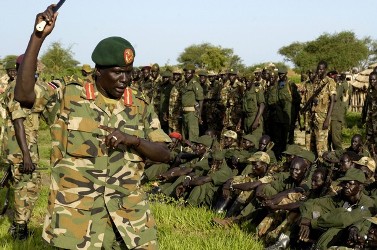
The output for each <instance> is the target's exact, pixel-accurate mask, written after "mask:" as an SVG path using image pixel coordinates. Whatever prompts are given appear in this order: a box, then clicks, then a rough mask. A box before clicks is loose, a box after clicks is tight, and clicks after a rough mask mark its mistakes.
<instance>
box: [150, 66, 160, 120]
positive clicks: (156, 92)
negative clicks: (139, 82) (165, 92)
mask: <svg viewBox="0 0 377 250" xmlns="http://www.w3.org/2000/svg"><path fill="white" fill-rule="evenodd" d="M151 79H152V97H153V104H154V108H155V110H156V113H157V114H158V115H160V113H159V108H160V101H161V100H160V98H161V96H160V94H161V89H160V87H161V83H162V75H161V74H160V65H158V63H154V64H153V65H152V66H151Z"/></svg>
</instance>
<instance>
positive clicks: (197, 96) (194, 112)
mask: <svg viewBox="0 0 377 250" xmlns="http://www.w3.org/2000/svg"><path fill="white" fill-rule="evenodd" d="M194 74H195V66H194V65H192V64H188V65H186V66H185V68H184V76H185V81H184V82H183V85H182V87H181V92H182V111H183V133H182V135H183V138H185V139H186V140H192V139H196V138H198V137H199V123H202V108H203V99H204V96H203V88H202V86H200V84H199V82H198V81H197V79H196V77H195V75H194Z"/></svg>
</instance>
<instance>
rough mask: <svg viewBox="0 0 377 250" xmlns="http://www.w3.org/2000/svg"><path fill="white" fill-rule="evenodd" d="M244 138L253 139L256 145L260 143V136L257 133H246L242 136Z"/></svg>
mask: <svg viewBox="0 0 377 250" xmlns="http://www.w3.org/2000/svg"><path fill="white" fill-rule="evenodd" d="M242 138H244V139H245V140H248V141H251V142H252V143H254V145H259V138H258V137H257V136H256V135H253V134H246V135H244V136H242Z"/></svg>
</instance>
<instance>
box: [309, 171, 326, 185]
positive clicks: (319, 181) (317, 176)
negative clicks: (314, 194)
mask: <svg viewBox="0 0 377 250" xmlns="http://www.w3.org/2000/svg"><path fill="white" fill-rule="evenodd" d="M324 183H325V180H324V179H323V175H322V173H320V172H315V173H314V174H313V176H312V189H318V188H320V187H322V186H323V184H324Z"/></svg>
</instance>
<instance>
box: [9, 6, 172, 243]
mask: <svg viewBox="0 0 377 250" xmlns="http://www.w3.org/2000/svg"><path fill="white" fill-rule="evenodd" d="M53 7H54V5H50V6H49V7H48V8H47V10H46V11H45V12H43V13H40V14H38V15H37V17H36V20H35V23H34V27H35V26H36V25H37V24H39V23H40V22H42V21H46V22H47V25H46V27H45V28H44V30H43V31H38V30H36V29H35V28H34V30H33V33H32V34H31V36H30V42H29V44H28V47H27V49H26V52H25V57H24V62H23V64H22V65H21V67H20V70H19V72H18V75H19V77H18V78H17V84H16V87H15V100H17V101H19V102H20V104H21V105H22V106H23V107H33V106H34V105H35V101H36V98H35V93H34V91H33V89H34V71H35V67H36V61H37V57H38V54H39V51H40V48H41V47H42V45H43V42H44V41H45V39H46V37H47V36H48V35H49V34H50V33H51V32H52V30H53V29H54V27H55V22H56V17H57V15H58V14H57V13H54V12H53ZM134 57H135V50H134V48H133V46H132V45H131V44H130V42H128V41H127V40H125V39H124V38H121V37H108V38H105V39H103V40H101V41H100V42H99V43H98V44H97V46H96V48H95V49H94V51H93V53H92V60H93V62H94V63H95V65H96V66H95V74H96V77H95V83H94V84H91V85H87V84H85V86H83V85H82V84H81V83H77V82H73V83H69V84H67V85H66V87H65V92H64V96H63V98H62V99H61V101H60V105H61V108H60V110H59V111H57V112H56V113H55V116H53V117H54V118H55V120H54V124H53V125H52V141H53V143H52V165H53V167H52V170H51V186H50V194H49V202H48V210H47V215H46V219H45V223H44V230H43V235H42V237H43V238H44V240H46V241H47V242H48V243H49V244H51V245H52V246H53V247H55V248H64V249H77V248H83V247H85V248H90V249H100V248H103V249H111V248H113V247H115V246H116V247H117V248H119V249H157V248H158V245H157V232H156V231H157V230H156V225H155V221H154V219H153V216H152V214H151V211H150V208H149V205H148V202H147V200H146V196H145V193H144V191H143V190H142V189H141V188H140V178H141V176H142V174H143V170H144V162H145V160H146V159H149V160H151V161H158V162H168V161H169V160H170V155H169V150H168V149H167V146H166V144H165V142H170V138H168V137H167V135H166V134H165V133H163V132H162V131H161V129H160V128H159V121H158V119H157V117H156V114H155V113H154V111H153V106H152V105H151V104H150V103H149V102H148V101H147V100H146V99H145V98H144V97H143V96H142V95H141V93H140V92H139V91H137V90H134V89H131V88H130V87H129V86H130V84H131V74H132V67H133V62H134ZM58 114H59V115H58Z"/></svg>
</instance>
